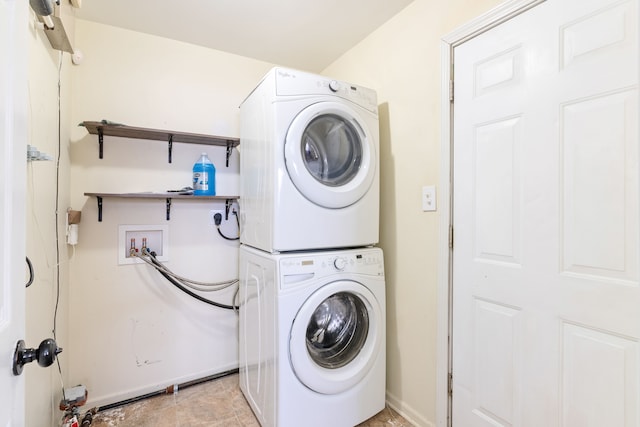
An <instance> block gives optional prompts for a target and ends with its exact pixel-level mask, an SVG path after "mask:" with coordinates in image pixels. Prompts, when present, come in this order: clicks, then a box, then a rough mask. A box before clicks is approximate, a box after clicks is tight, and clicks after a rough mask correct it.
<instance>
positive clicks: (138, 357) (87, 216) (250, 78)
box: [69, 20, 272, 405]
mask: <svg viewBox="0 0 640 427" xmlns="http://www.w3.org/2000/svg"><path fill="white" fill-rule="evenodd" d="M75 42H76V45H77V47H78V48H79V49H80V50H81V51H82V52H83V53H84V62H83V63H82V64H81V65H79V66H77V67H74V68H73V72H72V79H73V82H74V90H73V96H72V98H73V112H72V117H71V123H72V124H74V125H75V124H78V123H80V122H82V121H85V120H87V121H98V120H102V119H108V120H112V121H115V122H120V123H125V124H128V125H131V126H139V127H150V128H159V129H169V130H176V131H184V132H193V133H204V134H213V135H221V136H231V137H237V136H238V135H239V124H238V119H239V110H238V106H239V105H240V103H241V102H242V100H243V99H244V97H245V96H246V95H247V94H248V93H249V92H250V91H251V89H253V87H254V86H255V84H256V83H257V82H258V81H259V80H260V78H261V77H262V76H263V75H264V74H265V73H266V72H267V71H268V69H269V68H271V67H272V65H271V64H267V63H264V62H259V61H255V60H251V59H248V58H243V57H239V56H235V55H230V54H226V53H222V52H218V51H213V50H210V49H205V48H202V47H198V46H194V45H189V44H185V43H180V42H176V41H172V40H168V39H163V38H159V37H155V36H150V35H147V34H142V33H136V32H132V31H128V30H122V29H118V28H115V27H110V26H105V25H102V24H96V23H92V22H88V21H83V20H78V21H77V22H76V39H75ZM97 141H98V140H97V136H95V135H88V133H87V131H86V130H85V129H84V128H83V127H74V128H73V132H72V135H71V200H72V205H73V207H74V208H75V209H81V210H82V222H81V224H80V227H79V229H80V230H79V244H78V245H77V249H76V252H75V255H74V257H73V260H72V261H71V267H70V272H71V289H70V293H71V308H70V341H71V345H70V346H69V347H70V348H69V353H70V356H71V359H70V378H71V379H72V381H73V382H74V383H82V384H84V385H86V386H87V388H88V390H89V401H90V402H89V403H88V405H95V404H97V405H103V404H106V403H113V402H117V401H121V400H123V399H127V398H130V397H134V396H138V395H141V394H143V393H147V392H151V391H154V390H158V389H160V388H164V387H165V386H167V385H171V384H179V383H181V382H184V381H189V380H192V379H196V378H201V377H205V376H208V375H211V374H215V373H219V372H222V371H226V370H229V369H234V368H236V367H237V342H238V341H237V336H238V331H237V317H236V315H235V314H234V313H233V312H231V311H225V310H221V309H218V308H213V307H210V306H208V305H205V304H203V303H201V302H199V301H196V300H194V299H192V298H191V297H189V296H187V295H184V294H182V293H180V292H179V291H177V290H176V289H175V288H173V287H172V286H171V285H170V284H169V283H168V282H167V281H165V280H164V279H163V278H162V277H161V276H159V274H157V273H156V272H155V271H153V270H152V269H151V268H150V267H148V266H147V265H144V264H142V265H125V266H119V265H118V263H117V236H118V225H121V224H142V225H155V224H167V225H168V226H169V246H170V260H169V262H167V263H166V266H167V267H169V268H171V269H173V270H174V271H175V272H177V273H179V274H182V275H184V276H188V277H190V278H194V279H197V280H207V281H218V280H224V279H230V278H235V277H237V269H238V265H237V254H238V251H237V247H238V243H237V242H228V241H225V240H223V239H222V238H221V237H220V236H218V234H217V232H216V230H215V227H213V226H210V225H209V223H208V221H209V219H208V212H209V210H210V209H223V203H221V202H204V201H192V202H190V201H180V200H174V201H173V204H172V207H171V220H170V221H166V219H165V203H164V200H152V201H141V200H130V199H127V200H123V199H104V212H103V218H104V219H103V221H102V222H98V219H97V206H96V199H95V198H88V197H85V196H84V195H83V193H84V192H140V191H165V190H168V189H179V188H182V187H184V186H188V185H191V168H192V166H193V163H194V162H195V161H196V159H197V158H198V156H199V153H200V152H201V151H206V152H207V153H208V154H209V157H210V158H211V160H212V161H213V163H214V164H215V166H216V169H217V193H218V195H237V194H238V153H237V151H235V150H234V153H233V155H232V158H231V164H230V167H229V168H226V167H225V166H224V153H225V149H224V148H221V147H206V146H201V145H190V144H181V143H174V147H173V163H171V164H169V163H167V144H166V143H164V142H158V141H145V140H133V139H125V138H113V137H105V145H104V159H103V160H99V159H98V142H97ZM223 229H225V230H227V234H233V233H235V230H236V229H235V223H234V221H229V222H224V223H223ZM232 294H233V291H230V292H226V293H223V294H222V295H219V296H218V297H217V298H216V299H217V300H220V301H221V302H226V303H229V302H230V301H231V298H232Z"/></svg>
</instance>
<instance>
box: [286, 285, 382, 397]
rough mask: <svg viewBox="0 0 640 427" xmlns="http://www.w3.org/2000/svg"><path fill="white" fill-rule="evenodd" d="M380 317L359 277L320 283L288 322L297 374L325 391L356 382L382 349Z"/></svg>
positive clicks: (364, 373) (309, 384)
mask: <svg viewBox="0 0 640 427" xmlns="http://www.w3.org/2000/svg"><path fill="white" fill-rule="evenodd" d="M381 322H383V318H382V312H381V309H380V306H379V304H378V302H377V300H376V299H375V297H374V295H373V294H372V293H371V291H369V290H368V289H367V288H366V287H365V286H363V285H361V284H360V283H357V282H352V281H347V280H344V281H337V282H333V283H330V284H327V285H325V286H323V287H321V288H320V289H318V290H317V291H316V292H315V293H314V294H312V295H311V296H310V297H309V298H308V299H307V301H305V303H304V304H303V306H302V307H301V308H300V310H299V312H298V314H297V315H296V317H295V319H294V321H293V325H292V327H291V336H290V342H289V354H290V360H291V365H292V367H293V370H294V372H295V374H296V376H297V377H298V379H299V380H300V381H301V382H302V383H303V384H304V385H306V386H307V387H309V388H310V389H312V390H314V391H316V392H318V393H323V394H336V393H341V392H343V391H345V390H348V389H349V388H351V387H353V386H355V385H356V384H357V383H358V382H359V381H361V380H362V378H363V377H364V376H365V375H366V374H367V373H368V372H369V370H370V369H371V366H373V364H374V362H375V360H376V357H377V356H378V352H379V351H384V349H381V345H380V343H381V342H382V340H383V336H382V332H383V330H384V326H383V325H382V324H381Z"/></svg>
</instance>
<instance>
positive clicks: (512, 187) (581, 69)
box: [451, 0, 640, 427]
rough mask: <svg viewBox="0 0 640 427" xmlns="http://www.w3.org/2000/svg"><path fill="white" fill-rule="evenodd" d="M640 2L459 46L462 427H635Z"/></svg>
mask: <svg viewBox="0 0 640 427" xmlns="http://www.w3.org/2000/svg"><path fill="white" fill-rule="evenodd" d="M637 2H638V1H637V0H627V1H614V0H547V1H546V2H543V3H541V4H540V5H538V6H536V7H534V8H532V9H530V10H528V11H526V12H524V13H522V14H520V15H518V16H516V17H514V18H512V19H510V20H508V21H506V22H504V23H502V24H500V25H498V26H497V27H494V28H492V29H490V30H488V31H485V32H483V33H482V34H480V35H479V36H477V37H474V38H473V39H471V40H469V41H467V42H465V43H463V44H461V45H460V46H458V47H455V49H454V65H455V71H454V81H455V93H454V95H455V96H454V127H453V133H454V140H453V141H454V142H453V144H454V146H453V171H454V172H453V187H452V188H453V227H454V247H453V294H452V298H453V316H452V340H453V341H452V342H453V347H452V352H453V354H452V362H451V363H452V375H453V377H452V388H453V403H452V405H453V406H452V420H453V426H455V427H470V426H531V427H542V426H544V427H554V426H564V427H605V426H606V427H615V426H620V427H622V426H625V427H631V426H634V427H635V426H638V425H640V407H639V401H640V386H639V383H640V363H639V362H640V348H639V340H640V266H639V264H640V252H639V247H640V237H639V233H640V227H639V222H640V217H639V214H640V213H639V210H638V200H639V192H640V186H639V171H638V145H639V144H638V86H637V85H638V31H637V30H638V9H637Z"/></svg>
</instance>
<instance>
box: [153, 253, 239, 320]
mask: <svg viewBox="0 0 640 427" xmlns="http://www.w3.org/2000/svg"><path fill="white" fill-rule="evenodd" d="M150 255H151V262H153V263H154V264H155V265H157V266H162V264H160V262H159V261H158V260H157V259H156V253H155V252H151V253H150ZM156 270H157V271H158V273H160V274H162V276H163V277H164V278H165V279H167V280H168V281H169V282H171V284H172V285H173V286H175V287H176V288H178V289H180V290H181V291H182V292H184V293H185V294H187V295H189V296H190V297H193V298H195V299H197V300H198V301H202V302H203V303H205V304H209V305H213V306H215V307H218V308H224V309H225V310H237V309H238V308H240V307H238V306H234V305H227V304H222V303H219V302H215V301H211V300H208V299H206V298H204V297H201V296H200V295H198V294H196V293H195V292H191V291H190V290H189V289H187V288H186V287H184V286H183V285H182V284H180V282H178V281H177V280H175V279H174V278H173V277H171V276H169V275H168V274H167V273H165V272H164V271H162V270H159V269H157V268H156Z"/></svg>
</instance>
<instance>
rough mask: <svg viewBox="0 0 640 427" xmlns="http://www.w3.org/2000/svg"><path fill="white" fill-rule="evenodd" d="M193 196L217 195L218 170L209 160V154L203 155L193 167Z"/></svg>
mask: <svg viewBox="0 0 640 427" xmlns="http://www.w3.org/2000/svg"><path fill="white" fill-rule="evenodd" d="M193 195H194V196H215V195H216V168H215V166H213V163H211V160H209V156H207V153H202V155H201V156H200V158H199V159H198V161H197V162H196V163H195V164H194V165H193Z"/></svg>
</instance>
